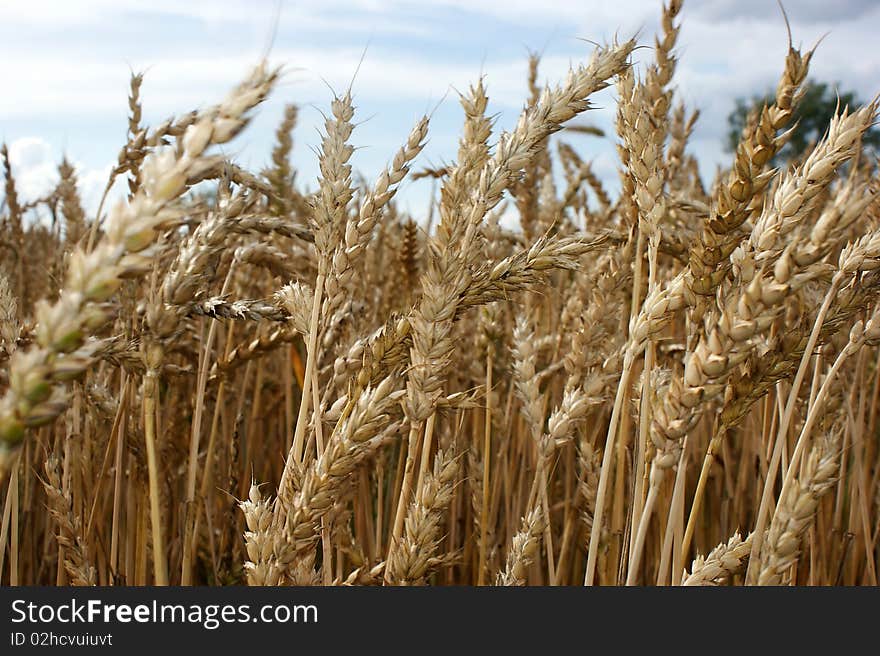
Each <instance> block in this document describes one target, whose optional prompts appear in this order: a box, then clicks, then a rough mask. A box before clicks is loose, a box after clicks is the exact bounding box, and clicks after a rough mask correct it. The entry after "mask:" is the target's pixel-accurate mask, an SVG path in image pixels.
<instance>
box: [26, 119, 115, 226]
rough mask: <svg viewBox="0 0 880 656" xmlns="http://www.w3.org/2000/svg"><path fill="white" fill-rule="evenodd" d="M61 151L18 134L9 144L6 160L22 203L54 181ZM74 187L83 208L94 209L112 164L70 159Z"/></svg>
mask: <svg viewBox="0 0 880 656" xmlns="http://www.w3.org/2000/svg"><path fill="white" fill-rule="evenodd" d="M61 158H62V155H61V154H60V153H58V152H56V151H55V150H54V148H53V147H52V145H51V144H49V143H48V142H47V141H45V140H44V139H42V138H40V137H22V138H20V139H16V140H14V141H13V142H11V143H10V144H9V163H10V165H11V167H12V173H13V176H14V177H15V188H16V191H17V192H18V195H19V200H20V201H21V202H22V203H28V202H32V201H35V200H37V199H39V198H44V197H46V196H47V195H48V194H49V193H51V192H52V190H54V189H55V186H56V185H57V184H58V180H59V174H58V165H59V163H60V162H61ZM73 166H74V171H75V172H76V176H77V191H78V192H79V195H80V201H81V202H82V204H83V207H84V208H85V210H86V211H87V212H94V211H95V210H97V207H98V203H99V202H100V199H101V195H102V194H103V191H104V187H105V186H106V184H107V180H108V178H109V175H110V171H111V170H112V168H113V167H112V165H111V164H108V165H107V166H104V167H100V168H88V167H86V166H84V165H83V164H82V163H81V162H76V161H74V162H73Z"/></svg>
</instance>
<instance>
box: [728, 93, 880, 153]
mask: <svg viewBox="0 0 880 656" xmlns="http://www.w3.org/2000/svg"><path fill="white" fill-rule="evenodd" d="M837 88H838V86H837V85H836V84H835V85H834V86H829V85H828V84H826V83H825V82H813V81H807V83H806V85H805V86H804V94H803V97H802V98H801V99H800V101H799V102H798V104H797V106H796V107H795V120H796V121H797V125H796V127H795V129H794V132H793V133H792V135H791V138H790V139H789V140H788V143H787V144H785V146H784V147H783V148H782V149H781V150H780V151H779V152H778V153H777V154H776V157H774V158H773V164H774V165H775V166H780V165H783V164H785V163H787V162H790V161H792V160H797V159H798V158H799V157H800V156H801V155H802V154H803V153H804V152H805V151H806V150H807V149H808V148H809V147H810V146H811V145H812V144H814V143H815V142H816V141H818V140H819V139H821V138H822V136H823V135H824V134H825V132H826V130H827V129H828V124H829V122H830V121H831V118H832V117H833V116H834V114H835V113H836V112H837V111H838V106H839V107H840V108H841V109H842V108H843V107H846V106H849V108H850V110H853V109H855V108H857V107H861V106H862V105H863V104H864V103H863V102H862V101H861V100H859V99H858V97H857V96H856V94H855V92H853V91H848V92H846V93H838V91H837ZM772 102H773V94H772V93H768V94H767V95H766V96H754V97H753V98H752V99H751V100H747V99H745V98H738V99H737V101H736V107H735V108H734V110H733V111H732V112H730V114H729V115H728V117H727V125H728V132H727V143H726V144H725V146H726V148H727V150H728V151H729V152H733V151H734V150H735V149H736V145H737V143H739V140H740V137H741V135H742V131H743V129H744V128H745V126H746V123H747V121H749V116H750V114H751V113H752V112H754V111H757V110H760V109H761V107H763V105H764V104H767V105H769V104H771V103H772ZM862 145H863V146H865V147H868V148H870V149H871V150H872V151H873V152H874V153H877V152H880V130H878V129H877V128H876V127H872V128H871V129H870V130H869V131H868V132H866V133H865V136H864V138H863V140H862Z"/></svg>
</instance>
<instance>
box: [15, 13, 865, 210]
mask: <svg viewBox="0 0 880 656" xmlns="http://www.w3.org/2000/svg"><path fill="white" fill-rule="evenodd" d="M785 6H786V10H787V12H788V15H789V18H790V21H791V27H792V33H793V36H794V40H795V43H796V44H798V43H800V44H803V45H806V46H809V45H812V44H813V43H815V42H816V41H817V40H818V39H819V38H821V37H822V36H823V35H826V34H827V36H826V37H825V39H824V40H823V41H822V44H821V46H820V47H819V50H818V52H817V55H816V57H815V58H814V60H813V62H814V63H813V67H812V75H813V77H814V78H816V79H820V80H823V81H829V82H838V83H840V85H841V87H842V88H844V89H853V90H855V91H856V92H857V93H858V95H859V96H860V97H862V98H863V99H867V98H871V97H873V96H874V95H875V94H876V93H878V92H880V49H878V48H877V46H876V38H877V37H876V34H877V32H878V31H880V0H834V1H831V0H788V1H787V2H786V3H785ZM659 10H660V0H541V1H539V2H535V1H534V0H504V1H501V0H280V1H278V2H276V1H275V0H250V1H246V0H187V1H181V0H149V1H137V0H75V1H74V0H3V2H0V61H3V62H4V66H2V67H0V89H2V90H3V91H2V93H0V140H3V141H5V142H7V143H8V144H10V150H11V154H12V159H13V166H14V167H15V170H16V173H17V176H18V178H19V183H20V186H21V188H22V189H21V193H22V195H24V196H25V197H28V198H32V197H34V196H36V195H37V194H39V193H40V192H42V191H45V189H46V188H47V187H48V186H49V185H50V184H51V180H52V178H53V177H54V176H55V167H56V165H57V162H58V161H59V160H60V158H61V156H62V154H63V153H66V154H67V155H68V157H69V158H70V159H71V160H73V161H74V162H76V164H77V167H78V169H79V174H80V178H81V187H82V191H83V193H84V195H85V196H86V197H87V199H88V201H89V204H90V205H91V206H92V207H94V204H95V198H96V197H97V195H98V194H99V191H100V189H101V188H102V187H103V184H104V181H105V180H106V175H107V171H108V170H109V166H110V164H111V163H112V162H113V161H114V160H115V157H116V154H117V152H118V150H119V147H120V146H121V144H122V143H123V140H124V137H125V132H126V115H127V104H126V96H127V92H128V78H129V74H130V72H131V71H144V72H145V81H144V84H143V88H142V94H141V95H142V100H143V105H144V121H145V122H146V123H147V124H148V125H155V124H156V123H158V122H160V121H162V120H164V119H165V118H167V117H168V116H169V115H171V114H175V113H183V112H185V111H188V110H190V109H192V108H195V107H199V106H203V105H206V104H210V103H213V102H216V101H217V100H219V99H220V98H222V97H223V95H225V92H226V90H227V89H228V88H230V87H231V86H233V85H234V84H235V83H236V82H237V80H238V79H239V78H240V77H241V76H242V75H243V74H244V73H245V72H246V70H247V69H248V68H249V67H250V65H252V64H253V63H254V62H256V61H257V60H258V59H259V58H260V56H261V55H262V54H263V53H264V52H265V51H266V50H267V48H268V47H269V45H270V41H271V51H270V59H271V60H273V61H274V62H277V63H283V64H285V65H286V67H287V74H286V75H285V77H284V81H283V84H282V85H281V86H280V87H279V88H278V89H277V90H276V93H275V94H274V96H273V98H272V99H271V100H270V101H269V102H267V103H266V105H265V106H263V108H262V109H261V111H260V114H259V116H258V117H257V119H256V120H255V122H254V124H253V126H252V128H251V129H250V130H249V131H248V132H247V133H245V135H243V137H241V138H239V140H237V141H236V142H234V143H233V144H232V145H231V146H230V147H229V148H230V153H231V154H234V156H235V157H236V158H237V159H238V160H239V161H240V162H242V163H243V164H245V165H246V166H250V167H254V168H260V167H262V166H263V165H264V164H265V163H266V162H267V161H268V158H269V153H270V150H271V147H272V135H273V131H274V127H275V125H276V124H277V123H278V121H279V120H280V117H281V113H282V108H283V105H284V104H285V103H288V102H294V103H297V104H299V105H301V106H302V112H301V117H300V124H299V126H298V127H297V130H296V132H295V134H294V139H295V146H294V157H295V160H296V164H297V166H298V168H299V169H300V177H299V180H300V183H301V184H306V185H308V186H310V187H314V181H315V177H316V175H317V167H316V165H315V161H314V160H315V158H314V155H313V149H314V148H316V147H317V145H318V144H319V139H320V137H319V135H318V132H317V129H318V127H319V125H320V123H321V111H323V110H325V109H326V108H327V106H328V104H329V100H330V98H331V89H332V90H336V91H344V90H345V89H346V88H347V87H348V85H349V84H350V83H351V81H352V79H353V78H354V83H353V92H354V96H355V103H356V105H357V113H356V120H357V121H358V122H359V124H358V127H357V129H356V130H355V133H354V136H353V142H354V143H355V145H357V146H359V150H358V151H357V152H356V154H355V157H354V165H355V167H356V168H357V169H358V170H359V171H361V172H362V173H363V174H364V175H366V176H368V177H372V176H374V175H375V174H376V173H377V172H378V170H380V168H381V167H382V166H383V165H384V164H385V163H386V162H387V160H388V158H389V157H390V156H391V154H392V153H393V152H394V150H395V149H396V148H398V147H399V145H400V144H401V143H403V141H404V140H405V138H406V135H407V133H408V132H409V129H410V127H411V126H412V125H413V124H414V122H415V121H416V120H417V119H418V118H419V116H420V115H421V114H423V113H426V112H433V118H432V125H431V130H430V141H429V143H428V146H427V148H426V149H425V151H424V153H423V155H422V159H421V163H422V164H425V165H428V164H440V163H441V162H443V161H444V160H445V159H448V158H450V157H451V156H453V155H454V153H455V148H456V142H457V138H458V131H459V125H460V122H461V112H460V109H459V105H458V102H457V91H458V90H464V89H466V88H467V86H468V84H469V83H471V82H473V81H474V80H476V79H477V78H478V77H479V76H480V75H481V74H482V75H485V78H486V83H487V85H488V92H489V96H490V111H491V112H493V113H496V114H497V115H498V117H499V118H498V124H499V126H500V127H502V128H508V127H511V126H512V125H513V124H514V122H515V120H516V116H517V114H518V112H519V110H520V109H521V107H522V103H523V100H524V98H525V94H526V81H525V70H526V60H527V55H528V51H529V50H535V51H540V52H542V53H543V60H542V65H541V71H540V72H541V79H542V81H548V80H549V81H556V80H557V79H559V78H560V77H561V76H562V75H564V73H565V71H566V69H567V68H568V66H569V64H570V63H571V62H576V61H580V60H583V59H584V58H586V57H587V56H588V54H589V52H590V49H591V48H592V46H591V45H590V43H588V42H587V40H589V41H598V42H602V41H607V40H610V39H612V38H613V37H614V36H615V35H616V34H617V35H620V36H621V37H627V36H629V35H631V34H633V33H635V32H639V33H640V34H641V40H642V42H643V43H645V44H650V43H652V40H653V34H654V32H655V30H656V29H657V22H658V16H659ZM276 15H277V16H279V18H278V21H277V30H276V31H277V34H276V35H275V37H274V41H272V39H271V35H272V32H273V25H275V24H276ZM682 23H683V28H682V31H681V34H680V37H679V48H678V50H679V53H680V64H679V69H678V72H677V74H676V81H675V86H676V88H677V90H678V92H679V94H680V96H679V97H680V98H683V99H684V100H685V102H686V103H687V104H688V106H689V107H690V108H695V107H698V108H699V109H700V110H701V112H702V116H701V119H700V122H699V124H698V128H697V131H696V134H695V138H694V140H693V141H692V144H691V150H692V151H693V152H695V153H696V154H697V155H698V156H699V157H700V159H701V163H702V170H703V172H704V175H706V176H709V175H711V173H712V171H714V169H715V167H716V166H717V165H718V164H719V163H721V162H724V161H726V159H727V155H726V154H725V153H724V152H723V149H722V138H723V135H724V132H725V129H726V121H725V118H726V116H727V114H728V112H729V111H730V109H731V108H732V106H733V103H734V99H735V98H736V97H737V96H742V95H751V94H753V93H757V92H763V91H766V90H768V89H770V88H772V87H774V86H775V82H776V79H777V78H778V75H779V73H780V71H781V70H782V64H783V58H784V56H785V52H786V47H787V36H786V30H785V24H784V22H783V20H782V17H781V14H780V11H779V8H778V6H777V4H776V2H775V0H686V2H685V7H684V10H683V12H682ZM362 56H363V63H362V64H361V66H360V68H359V69H358V63H359V61H360V60H361V58H362ZM651 56H652V54H651V51H650V50H649V49H642V50H640V51H638V52H637V57H638V58H640V59H642V60H649V59H650V58H651ZM356 71H357V75H356V76H355V72H356ZM613 101H614V98H613V95H611V93H610V92H605V93H604V95H601V96H600V97H599V98H597V102H598V105H599V107H598V108H597V109H596V110H594V111H593V112H592V113H591V115H590V116H589V117H588V120H589V122H591V123H594V124H596V125H599V126H601V127H603V128H606V129H608V133H609V135H612V136H609V138H607V139H596V138H594V137H583V136H575V137H572V140H573V141H574V142H575V145H576V146H577V147H578V148H580V149H581V151H582V152H583V153H584V154H585V156H586V157H588V158H592V159H594V162H595V166H596V168H597V169H598V171H599V172H600V174H601V175H602V176H603V177H604V178H605V179H606V180H608V181H609V183H613V180H614V178H615V158H614V150H613V140H612V139H613V128H611V121H612V120H613ZM609 128H611V129H609ZM427 185H428V183H427V182H425V181H422V182H416V183H412V184H411V185H409V186H408V187H407V188H405V189H404V190H403V192H402V193H401V199H402V202H403V204H404V205H405V206H406V207H408V208H409V209H410V210H411V211H412V212H413V213H415V214H416V215H419V214H420V213H422V211H423V209H422V206H423V204H424V203H423V201H424V198H425V197H426V194H427V193H428V192H427V188H426V187H427Z"/></svg>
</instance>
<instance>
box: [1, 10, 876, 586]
mask: <svg viewBox="0 0 880 656" xmlns="http://www.w3.org/2000/svg"><path fill="white" fill-rule="evenodd" d="M658 9H659V10H660V11H661V29H660V31H659V33H658V34H657V35H656V38H655V40H654V41H653V42H651V41H650V40H646V39H644V38H643V36H644V35H639V36H638V37H634V38H632V39H626V38H619V39H617V40H615V41H613V42H611V43H607V44H605V45H601V46H597V47H596V48H595V50H594V51H593V52H592V54H591V55H589V56H587V57H586V58H585V60H584V61H583V62H581V63H576V64H574V65H573V66H572V68H571V70H570V72H569V73H568V75H567V76H566V77H565V78H564V79H562V80H559V81H558V82H557V83H555V84H553V85H551V86H548V87H546V88H540V87H539V86H538V85H537V82H536V80H537V79H538V67H539V65H540V62H539V60H538V58H537V57H532V58H531V60H530V61H529V66H528V70H527V71H524V74H525V75H527V76H528V81H529V88H530V96H529V97H528V98H525V99H524V105H523V107H524V109H523V110H522V114H521V115H520V117H519V120H518V121H517V123H516V125H515V127H513V128H512V129H511V130H509V131H505V132H499V131H497V130H496V128H495V124H494V123H495V122H494V118H493V117H492V116H491V115H489V114H487V105H488V101H489V94H490V93H491V85H492V80H491V79H477V80H474V82H473V84H472V86H471V87H470V88H469V89H467V90H466V91H464V92H463V93H462V94H461V96H460V103H461V107H462V110H463V116H464V120H463V125H462V127H461V130H460V137H459V141H458V149H457V156H456V157H455V159H454V160H453V161H450V162H448V163H447V164H446V165H445V166H443V167H428V166H426V164H425V163H424V162H423V161H420V157H419V156H420V152H421V151H422V149H423V147H424V145H425V143H426V140H427V139H428V138H429V135H430V134H431V128H430V117H429V116H425V117H424V118H422V119H421V120H419V121H418V122H416V123H415V125H414V126H413V127H412V130H411V131H410V132H409V134H408V136H407V135H405V134H402V135H401V144H402V145H401V146H400V149H399V150H398V151H397V152H394V153H388V165H387V168H386V169H385V170H383V171H382V172H381V173H380V174H379V175H378V177H376V179H375V180H367V181H364V180H362V179H361V178H360V177H359V176H358V175H357V172H356V171H353V170H352V166H351V164H350V158H351V156H352V153H353V152H354V149H355V147H356V146H357V130H356V129H355V125H356V122H357V117H356V115H355V108H354V99H353V97H352V93H351V92H350V91H342V92H339V93H337V94H335V95H330V94H328V95H330V97H328V100H329V106H327V107H325V108H324V112H325V122H324V124H323V128H322V133H321V137H320V146H319V148H317V149H316V150H317V152H315V153H310V154H307V155H302V154H300V153H299V151H297V154H296V156H293V154H292V152H293V146H294V144H293V142H292V137H291V133H292V130H293V128H294V126H295V125H296V122H297V118H298V109H297V107H296V106H295V105H290V106H288V107H287V110H286V112H285V115H284V119H283V122H282V123H281V124H280V125H278V127H277V132H276V140H275V141H276V143H275V146H274V148H273V150H272V152H271V166H270V167H268V168H267V169H265V170H253V171H251V170H247V169H245V168H243V167H242V166H240V165H238V164H236V163H235V162H234V161H231V159H229V156H228V155H224V154H222V152H223V149H222V148H220V147H221V146H222V145H223V144H227V143H229V142H230V141H231V140H233V139H234V138H235V137H236V136H237V135H238V134H239V133H240V132H242V131H244V130H247V128H248V122H249V120H250V118H251V117H252V115H253V114H254V112H256V111H258V110H259V105H260V103H261V102H262V101H263V100H264V99H265V98H266V97H267V96H268V94H270V93H272V92H273V88H274V87H275V86H277V84H278V82H279V80H280V79H281V78H282V77H283V76H284V70H283V69H280V68H276V67H273V66H272V65H270V64H269V63H268V62H261V63H259V64H258V65H257V66H256V67H255V68H254V69H253V72H252V73H251V74H250V76H249V77H247V78H246V79H244V80H243V81H241V82H240V83H239V84H238V86H235V87H234V88H233V89H232V90H231V92H230V93H229V95H228V96H227V97H226V98H225V99H223V100H221V101H220V102H219V104H215V105H206V106H205V108H203V109H200V110H197V111H193V112H190V113H184V114H180V115H178V116H175V117H173V118H171V119H169V120H168V121H167V122H165V123H162V124H160V125H155V126H147V125H145V124H144V123H143V121H142V116H141V114H142V106H141V95H140V87H141V83H142V80H143V77H142V76H141V75H139V74H134V75H132V77H131V84H130V89H129V124H128V138H127V142H126V143H125V144H124V145H123V146H122V147H121V149H120V150H119V153H118V159H117V162H116V165H115V168H114V170H113V172H112V176H111V178H110V179H109V180H108V181H107V191H108V192H109V190H110V188H111V187H112V186H113V184H114V182H115V181H117V180H122V181H124V182H125V184H127V189H126V193H125V194H123V197H122V198H121V199H119V200H116V199H115V198H114V197H112V195H110V194H108V193H105V200H104V201H102V203H101V207H99V208H98V210H97V211H96V212H87V211H85V210H84V203H83V201H82V200H81V198H80V197H79V195H78V192H77V178H76V172H75V170H74V168H73V166H72V165H71V164H70V163H69V162H67V161H66V160H65V161H63V162H62V163H61V164H60V166H59V168H58V173H59V178H60V182H59V184H58V185H57V187H56V188H55V189H54V191H53V192H52V193H51V194H49V195H48V196H46V197H45V198H41V199H39V200H37V201H35V202H32V203H27V204H25V203H22V202H20V201H19V193H18V191H17V189H16V171H15V170H14V167H13V166H12V165H11V164H10V158H9V155H8V152H7V150H6V148H5V147H4V148H3V150H2V153H0V156H2V160H3V167H4V171H3V172H4V178H5V191H4V198H5V200H4V201H3V204H2V214H0V219H2V221H0V246H2V250H3V254H2V259H0V394H2V400H0V475H2V483H0V502H2V507H3V511H2V531H0V583H2V584H4V585H21V584H41V585H138V586H140V585H167V584H172V585H174V584H182V585H229V584H244V583H246V584H249V585H271V586H274V585H510V586H521V585H584V584H587V585H591V584H598V585H624V584H627V585H697V586H704V585H877V566H878V553H880V551H878V544H877V542H878V531H880V448H878V447H880V442H878V430H880V427H878V401H880V349H878V345H880V305H878V302H880V277H878V276H880V201H878V199H877V197H876V196H875V192H876V191H877V189H878V183H880V178H878V168H877V162H876V160H875V159H874V157H873V156H872V155H871V154H870V153H869V152H868V151H867V150H865V149H863V147H862V143H861V137H862V135H863V134H864V133H865V132H866V131H867V130H869V129H870V128H871V127H872V126H873V124H874V123H875V122H876V121H877V118H878V104H877V101H876V100H875V101H873V102H871V103H869V104H866V105H865V106H862V107H845V106H840V107H839V108H838V113H837V115H836V117H835V118H834V119H833V120H832V121H831V123H830V124H829V125H828V126H827V131H826V132H825V133H824V134H823V135H822V136H821V139H819V140H818V141H817V142H816V143H814V144H813V145H812V147H811V148H810V149H808V151H807V153H806V154H805V155H804V156H803V157H801V158H799V159H798V160H797V161H795V162H793V163H791V164H788V165H785V166H780V167H778V168H774V167H773V165H772V161H773V158H774V155H775V154H776V153H778V152H779V150H780V149H781V148H782V147H783V145H785V143H786V139H787V138H788V137H789V136H790V134H791V133H790V130H791V128H792V127H793V125H794V122H795V117H796V110H797V104H798V100H799V98H800V95H801V91H802V89H803V87H804V84H805V82H806V80H807V77H808V75H809V72H810V64H811V60H812V58H813V56H814V52H813V50H807V49H803V48H802V49H797V48H795V47H794V46H789V49H788V55H787V57H785V59H784V60H783V61H780V62H779V71H780V73H779V78H778V85H777V87H776V91H775V98H774V99H773V102H772V103H771V104H768V105H765V106H764V107H763V108H761V109H760V111H756V112H754V113H753V114H752V115H751V116H750V118H749V120H748V121H747V124H746V127H745V129H744V130H743V132H742V135H741V137H740V140H739V144H738V146H737V148H736V152H735V154H734V155H733V156H732V157H731V161H730V162H729V165H728V168H727V169H726V170H723V171H719V173H718V175H717V176H716V177H715V179H714V180H712V181H710V182H707V181H704V180H702V179H701V177H700V173H699V166H698V162H697V160H696V159H695V158H694V156H693V155H692V154H690V153H689V148H688V140H689V137H690V136H691V134H692V132H693V130H694V126H695V124H696V121H697V120H698V112H697V111H695V110H693V109H691V108H688V107H685V106H684V104H683V103H682V102H681V99H680V98H678V97H677V95H678V94H677V93H676V92H675V91H674V87H675V84H674V82H675V78H674V73H675V68H676V59H677V56H678V50H677V37H678V32H679V27H680V24H681V20H682V2H681V0H671V1H670V2H669V3H668V4H665V5H662V7H658ZM640 45H648V46H650V47H651V50H650V54H649V55H647V56H646V57H645V59H647V62H646V63H644V65H640V66H634V65H632V60H633V54H634V50H635V49H636V48H637V47H639V46H640ZM820 56H821V53H820V52H817V53H816V57H820ZM233 82H234V81H233ZM607 87H612V89H613V91H614V98H615V100H616V103H617V105H616V120H615V129H616V137H615V138H616V142H617V152H618V171H619V177H620V192H619V193H612V192H611V191H609V190H607V189H606V188H605V186H603V183H602V181H601V179H600V178H599V177H598V176H597V175H596V174H595V172H594V170H593V169H592V168H591V165H590V153H589V152H587V150H586V149H580V150H579V149H576V148H575V147H573V146H572V145H571V141H570V140H569V139H568V136H567V135H568V134H569V133H568V132H566V129H567V126H570V125H571V123H569V121H571V120H572V119H575V118H576V117H578V116H580V115H584V114H585V113H586V114H587V115H588V112H589V110H590V108H591V102H590V98H591V96H592V95H593V94H595V93H596V92H599V91H601V90H602V89H605V88H607ZM206 100H208V99H206ZM365 111H366V112H369V108H365ZM358 112H359V114H358V115H360V112H361V110H360V109H359V110H358ZM587 143H588V142H587ZM304 156H315V157H317V158H318V159H319V166H320V177H319V179H318V180H317V182H316V184H315V185H314V186H313V187H314V188H312V189H311V190H310V189H307V188H306V187H305V186H302V185H300V184H299V181H298V179H297V177H296V160H297V158H299V157H304ZM411 180H421V183H420V184H424V185H428V186H431V185H433V189H435V190H436V193H433V194H432V200H431V202H430V206H429V207H426V208H424V210H423V211H422V212H421V214H419V215H418V216H410V215H408V214H407V213H406V212H404V211H403V210H401V209H400V208H399V207H398V206H396V205H395V193H396V191H397V190H398V189H399V188H400V186H401V185H402V184H404V183H406V182H407V181H411ZM37 217H42V218H37ZM46 217H49V219H47V218H46ZM510 217H513V218H514V221H513V222H512V224H511V223H509V222H508V220H507V219H508V218H510ZM503 218H504V221H502V219H503Z"/></svg>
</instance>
